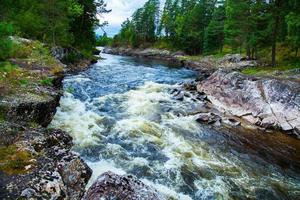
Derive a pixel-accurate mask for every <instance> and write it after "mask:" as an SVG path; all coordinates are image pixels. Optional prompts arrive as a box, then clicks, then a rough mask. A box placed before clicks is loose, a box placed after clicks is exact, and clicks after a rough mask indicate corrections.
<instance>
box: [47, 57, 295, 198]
mask: <svg viewBox="0 0 300 200" xmlns="http://www.w3.org/2000/svg"><path fill="white" fill-rule="evenodd" d="M105 57H106V58H107V60H105V61H101V62H100V63H98V64H96V65H95V66H94V67H93V68H91V69H90V70H88V71H87V72H85V73H83V74H81V75H80V76H74V77H72V76H71V77H68V78H67V79H66V80H65V88H66V89H67V88H70V87H72V89H73V90H74V92H73V94H71V93H68V92H65V95H64V97H63V98H62V99H61V102H60V103H61V106H60V108H58V112H57V114H56V116H55V118H54V120H53V122H52V124H51V127H54V128H61V129H63V130H65V131H67V132H69V133H70V134H71V135H72V137H73V138H74V142H75V144H76V146H75V148H74V150H76V151H78V152H79V153H80V154H81V155H82V157H83V158H84V159H85V160H86V161H87V163H88V165H89V166H90V167H91V168H92V169H93V172H94V173H93V177H92V179H91V181H90V183H89V184H91V183H92V182H93V181H94V180H96V178H97V177H98V176H99V175H101V174H102V173H104V172H106V171H112V172H114V173H117V174H120V175H124V174H133V175H135V176H137V177H138V178H140V179H141V180H142V181H143V182H144V183H145V184H148V185H150V186H152V187H154V188H156V189H157V190H158V191H159V192H160V193H161V194H163V195H164V196H165V198H166V199H172V200H173V199H178V200H189V199H197V200H198V199H243V198H246V199H247V198H250V199H251V198H254V199H255V198H257V196H258V195H262V197H264V195H265V196H272V195H273V196H275V197H276V195H277V196H278V194H277V192H279V191H277V190H278V188H276V187H277V186H278V187H279V188H280V190H286V191H290V193H294V194H298V193H299V192H298V193H297V191H298V189H299V185H298V184H299V179H297V178H287V177H285V176H284V175H283V174H281V173H280V171H278V170H277V169H276V168H272V167H268V166H266V165H265V163H259V162H256V160H252V159H250V158H247V157H246V156H245V155H241V154H239V153H236V152H233V151H232V150H231V147H230V146H229V144H227V143H226V142H223V141H225V139H224V137H223V136H222V134H220V133H218V132H217V131H214V130H211V129H209V128H208V127H204V126H202V125H200V124H198V123H197V122H196V116H193V115H186V114H185V113H187V110H189V109H190V107H191V106H193V105H194V104H195V105H194V106H196V104H197V103H195V102H194V101H192V100H191V99H190V98H185V99H184V101H178V100H176V99H174V98H173V97H172V95H171V94H170V92H169V91H170V90H171V89H174V88H177V87H179V86H178V85H177V83H178V82H185V81H190V80H192V79H193V77H194V74H193V72H191V71H188V70H185V69H178V68H168V67H166V66H164V65H162V64H161V63H155V62H150V61H137V60H134V59H131V58H126V57H118V56H108V55H105ZM274 184H275V185H276V187H274ZM279 197H280V195H279ZM279 199H280V198H279Z"/></svg>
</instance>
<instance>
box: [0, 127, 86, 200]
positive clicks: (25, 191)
mask: <svg viewBox="0 0 300 200" xmlns="http://www.w3.org/2000/svg"><path fill="white" fill-rule="evenodd" d="M0 129H1V141H0V146H3V145H5V146H7V145H8V146H10V145H13V146H14V147H15V148H16V149H17V150H16V151H17V152H26V153H27V154H28V155H30V156H29V157H28V159H29V158H30V160H28V161H26V160H22V162H24V163H25V165H24V166H22V163H20V161H18V162H19V164H18V165H17V166H15V167H16V168H18V170H19V171H13V172H10V173H8V172H5V171H4V172H0V179H1V184H0V199H17V198H20V197H21V198H25V199H81V198H82V196H83V195H84V192H85V185H86V184H87V182H88V180H89V178H90V176H91V174H92V172H91V169H90V168H89V167H88V166H87V165H86V164H85V163H84V162H83V161H82V160H81V159H80V157H79V156H78V155H77V154H76V153H74V152H72V151H71V150H70V149H71V147H72V138H71V137H70V136H69V135H68V134H67V133H65V132H63V131H60V130H46V129H43V128H38V129H24V128H22V127H20V126H18V125H16V124H5V126H4V125H3V124H2V125H1V127H0ZM3 138H6V139H5V141H3ZM13 156H15V153H12V157H11V158H12V159H13ZM11 162H12V163H13V162H14V161H13V160H12V161H11Z"/></svg>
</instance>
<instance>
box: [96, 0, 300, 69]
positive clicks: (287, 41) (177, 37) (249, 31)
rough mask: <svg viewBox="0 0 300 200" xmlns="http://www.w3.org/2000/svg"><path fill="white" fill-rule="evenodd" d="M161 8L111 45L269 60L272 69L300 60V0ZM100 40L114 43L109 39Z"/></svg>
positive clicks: (209, 1) (146, 9)
mask: <svg viewBox="0 0 300 200" xmlns="http://www.w3.org/2000/svg"><path fill="white" fill-rule="evenodd" d="M160 3H161V2H160V1H159V0H149V1H147V2H146V3H145V4H144V6H143V7H142V8H139V9H137V10H136V11H135V12H134V14H133V15H132V17H131V18H130V19H127V20H126V21H125V22H123V24H122V29H121V31H120V33H119V34H118V35H117V36H115V37H114V38H113V39H112V41H111V45H112V46H126V47H133V48H137V47H158V48H165V49H172V50H182V51H184V52H185V53H188V54H191V55H198V54H201V55H203V54H204V55H208V54H220V53H221V54H222V53H223V52H224V53H226V52H227V53H243V54H245V55H246V56H247V57H248V58H251V59H259V58H264V57H268V62H269V64H271V65H272V66H275V65H276V61H277V60H278V59H280V60H282V59H288V60H289V62H294V61H295V58H297V56H298V49H299V48H300V1H298V0H255V1H253V0H166V1H165V3H164V5H160ZM162 7H163V9H162ZM100 40H102V41H104V42H108V41H110V40H109V39H108V38H107V37H106V35H104V38H103V37H102V38H100ZM279 54H280V55H279ZM281 54H284V55H281ZM278 57H279V58H278ZM282 57H284V58H282ZM296 60H298V59H296Z"/></svg>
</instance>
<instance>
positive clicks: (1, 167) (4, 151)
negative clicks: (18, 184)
mask: <svg viewBox="0 0 300 200" xmlns="http://www.w3.org/2000/svg"><path fill="white" fill-rule="evenodd" d="M32 160H33V156H32V155H31V153H30V152H28V151H24V150H19V149H17V147H16V146H14V145H11V146H7V147H0V171H2V172H4V173H6V174H8V175H16V174H24V173H27V172H28V170H27V169H26V166H29V165H33V164H34V163H33V161H32Z"/></svg>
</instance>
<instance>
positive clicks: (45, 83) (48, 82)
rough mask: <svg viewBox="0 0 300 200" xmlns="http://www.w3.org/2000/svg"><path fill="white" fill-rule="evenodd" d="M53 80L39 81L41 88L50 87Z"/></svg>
mask: <svg viewBox="0 0 300 200" xmlns="http://www.w3.org/2000/svg"><path fill="white" fill-rule="evenodd" d="M52 82H53V78H48V77H47V78H44V79H43V80H41V81H40V83H41V84H42V85H43V86H52V85H53V83H52Z"/></svg>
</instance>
